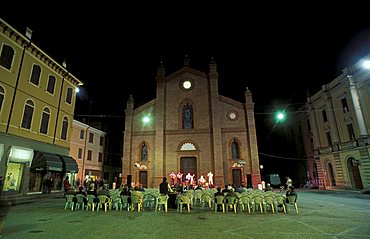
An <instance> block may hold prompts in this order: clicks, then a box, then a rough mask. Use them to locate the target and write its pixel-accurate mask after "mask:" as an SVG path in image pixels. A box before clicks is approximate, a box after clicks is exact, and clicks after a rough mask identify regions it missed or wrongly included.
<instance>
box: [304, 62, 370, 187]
mask: <svg viewBox="0 0 370 239" xmlns="http://www.w3.org/2000/svg"><path fill="white" fill-rule="evenodd" d="M367 57H370V55H368V56H367ZM362 63H363V61H359V62H357V63H356V64H355V65H353V66H350V67H347V68H345V69H343V71H342V74H341V75H339V76H338V77H336V78H335V79H334V80H333V81H331V82H330V83H328V84H326V85H323V86H322V89H321V90H320V91H318V92H317V93H316V94H314V95H313V96H311V97H309V98H308V101H307V104H306V110H307V112H308V117H307V124H306V125H307V127H304V128H303V129H304V130H305V134H304V135H305V142H311V144H312V145H313V146H310V144H307V145H308V147H306V152H307V155H308V157H309V158H311V157H314V162H313V163H312V165H311V167H310V174H311V176H312V177H313V178H314V177H315V176H318V178H319V185H320V187H322V188H327V189H330V188H344V189H369V188H370V146H369V145H370V137H369V132H370V69H364V68H363V67H362Z"/></svg>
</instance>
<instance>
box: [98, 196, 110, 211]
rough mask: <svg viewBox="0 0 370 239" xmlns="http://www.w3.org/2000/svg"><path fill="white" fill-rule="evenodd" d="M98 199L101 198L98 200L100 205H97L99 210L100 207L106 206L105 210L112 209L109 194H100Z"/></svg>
mask: <svg viewBox="0 0 370 239" xmlns="http://www.w3.org/2000/svg"><path fill="white" fill-rule="evenodd" d="M98 199H99V202H98V207H97V209H96V210H97V211H99V208H103V206H104V211H107V210H108V209H110V198H109V197H108V196H107V195H98Z"/></svg>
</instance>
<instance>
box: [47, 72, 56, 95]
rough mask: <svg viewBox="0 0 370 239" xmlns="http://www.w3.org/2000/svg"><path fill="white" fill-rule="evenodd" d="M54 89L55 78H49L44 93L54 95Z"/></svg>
mask: <svg viewBox="0 0 370 239" xmlns="http://www.w3.org/2000/svg"><path fill="white" fill-rule="evenodd" d="M54 88H55V77H54V76H49V80H48V86H47V87H46V91H47V92H49V93H50V94H54Z"/></svg>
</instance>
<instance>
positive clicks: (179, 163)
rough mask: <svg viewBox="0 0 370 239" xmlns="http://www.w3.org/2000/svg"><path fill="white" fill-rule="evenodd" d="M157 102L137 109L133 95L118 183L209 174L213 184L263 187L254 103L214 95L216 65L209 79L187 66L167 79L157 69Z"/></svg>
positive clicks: (146, 184) (127, 112)
mask: <svg viewBox="0 0 370 239" xmlns="http://www.w3.org/2000/svg"><path fill="white" fill-rule="evenodd" d="M156 81H157V89H156V98H155V99H153V100H152V101H149V102H147V103H145V104H143V105H141V106H139V107H137V108H135V107H134V99H133V97H132V96H130V97H129V99H128V101H127V108H126V110H125V131H124V142H123V144H124V145H123V158H122V182H130V181H132V183H135V184H138V183H140V184H142V185H143V187H147V188H153V187H158V185H159V183H160V182H162V179H163V177H167V178H168V179H169V178H170V176H169V175H170V174H171V172H174V173H176V174H177V172H179V171H180V172H182V173H183V175H184V176H183V180H185V175H186V174H187V173H191V174H194V175H195V178H196V179H198V178H199V177H200V176H201V175H203V176H204V177H205V178H206V179H207V178H208V177H207V174H208V173H209V172H212V173H213V175H214V177H213V181H214V185H216V186H223V185H225V184H228V183H234V184H235V185H236V186H238V185H241V184H244V185H246V186H248V187H254V188H257V185H258V184H259V183H260V182H261V176H260V171H259V170H260V168H259V159H258V148H257V138H256V127H255V119H254V103H253V101H252V93H251V92H250V91H249V89H248V88H246V90H245V103H241V102H238V101H235V100H233V99H230V98H228V97H224V96H222V95H220V94H219V92H218V72H217V64H216V63H215V62H214V61H212V62H211V63H210V64H209V72H208V74H207V73H205V72H201V71H198V70H196V69H193V68H191V67H190V66H189V61H188V59H185V64H184V67H183V68H181V69H179V70H178V71H176V72H174V73H171V74H169V75H165V69H164V66H163V65H160V66H159V67H158V69H157V76H156Z"/></svg>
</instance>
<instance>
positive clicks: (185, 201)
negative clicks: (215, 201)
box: [177, 195, 191, 212]
mask: <svg viewBox="0 0 370 239" xmlns="http://www.w3.org/2000/svg"><path fill="white" fill-rule="evenodd" d="M177 203H178V204H177V211H180V212H182V207H183V206H184V205H186V206H187V208H188V212H190V204H191V200H190V197H189V196H187V195H180V196H179V198H178V200H177Z"/></svg>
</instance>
